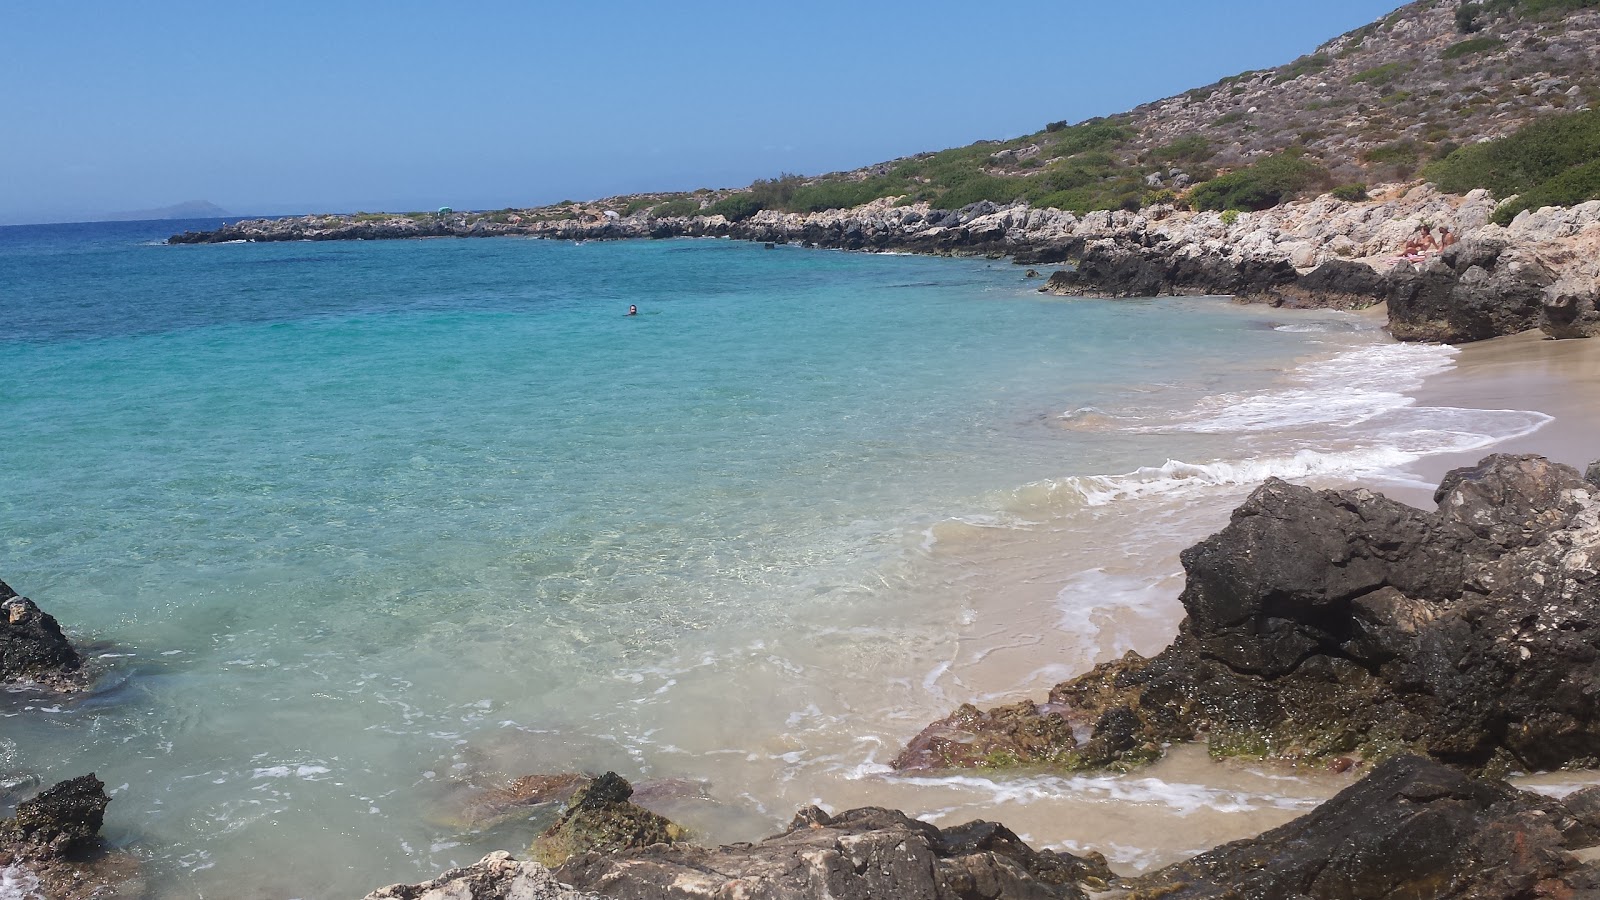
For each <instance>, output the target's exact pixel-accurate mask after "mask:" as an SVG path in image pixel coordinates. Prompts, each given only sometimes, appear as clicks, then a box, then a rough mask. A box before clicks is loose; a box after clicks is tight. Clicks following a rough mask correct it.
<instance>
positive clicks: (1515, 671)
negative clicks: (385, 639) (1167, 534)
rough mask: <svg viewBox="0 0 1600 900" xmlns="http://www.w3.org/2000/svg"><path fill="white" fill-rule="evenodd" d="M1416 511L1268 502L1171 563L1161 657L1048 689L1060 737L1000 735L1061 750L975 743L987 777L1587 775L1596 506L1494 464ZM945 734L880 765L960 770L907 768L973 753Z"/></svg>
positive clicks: (1594, 735) (1278, 495) (1598, 529)
mask: <svg viewBox="0 0 1600 900" xmlns="http://www.w3.org/2000/svg"><path fill="white" fill-rule="evenodd" d="M1435 499H1436V500H1437V502H1438V509H1437V510H1436V511H1435V512H1431V513H1428V512H1423V511H1421V510H1418V509H1414V508H1412V507H1409V506H1406V505H1404V504H1401V503H1398V502H1395V501H1393V500H1390V499H1388V498H1386V497H1383V496H1382V495H1380V494H1375V493H1373V492H1371V491H1366V490H1354V491H1314V490H1311V489H1309V488H1305V487H1299V486H1296V485H1291V484H1288V483H1286V482H1283V481H1280V480H1277V479H1273V480H1269V481H1268V482H1267V483H1265V484H1264V485H1262V486H1261V487H1260V488H1258V489H1257V490H1256V491H1255V492H1254V493H1253V494H1252V495H1251V496H1250V498H1249V499H1248V500H1246V501H1245V503H1244V504H1243V505H1242V506H1240V507H1239V508H1238V509H1236V510H1235V511H1234V513H1233V516H1232V520H1231V522H1230V524H1229V525H1228V527H1227V528H1225V529H1223V530H1222V531H1221V532H1220V533H1218V534H1216V535H1213V536H1212V537H1210V538H1207V539H1206V540H1204V541H1201V542H1200V543H1199V544H1196V545H1195V546H1193V547H1190V548H1189V549H1187V550H1185V551H1184V552H1183V554H1182V561H1183V566H1184V570H1185V572H1186V573H1187V576H1188V578H1187V584H1186V586H1185V588H1184V591H1183V594H1182V596H1181V597H1180V600H1181V602H1182V603H1183V606H1184V610H1185V612H1186V613H1187V616H1186V617H1185V619H1184V620H1183V622H1182V624H1181V625H1180V626H1179V633H1178V636H1177V638H1176V639H1175V640H1174V641H1173V643H1172V645H1171V646H1170V647H1168V648H1167V649H1166V650H1164V651H1162V652H1161V653H1160V654H1158V655H1157V656H1155V657H1154V658H1151V659H1145V658H1142V657H1140V656H1138V655H1137V654H1132V653H1130V654H1128V655H1127V656H1126V657H1124V658H1123V659H1121V660H1117V661H1115V662H1112V663H1107V664H1105V665H1102V666H1100V667H1098V668H1096V669H1095V670H1094V671H1092V672H1090V673H1088V674H1086V675H1084V676H1082V677H1080V678H1078V679H1075V680H1073V681H1069V682H1065V683H1063V684H1060V685H1057V686H1056V687H1055V688H1054V689H1053V690H1052V691H1051V693H1050V698H1049V702H1048V704H1046V705H1042V706H1039V707H1037V709H1036V714H1037V716H1038V717H1039V718H1040V719H1043V720H1050V719H1055V720H1058V721H1046V722H1040V723H1037V724H1030V723H1028V722H1026V721H1017V718H1018V717H1017V716H1015V715H1013V716H1012V717H1011V719H1012V720H1011V721H1010V723H1009V727H1010V728H1011V729H1012V730H1013V731H1014V732H1016V733H1027V734H1042V735H1059V736H1060V737H1059V739H1058V740H1055V741H1042V742H1041V741H1035V742H1033V743H1030V744H1023V743H1020V742H1016V743H1013V744H1010V745H1007V746H1005V747H1000V746H997V745H996V744H995V743H994V742H993V740H992V739H990V741H989V744H988V745H987V746H988V753H989V754H990V755H989V757H988V758H989V759H994V758H996V757H997V756H1000V755H1002V754H1003V755H1004V756H1006V757H1008V758H1015V759H1016V761H1017V764H1019V765H1025V766H1027V765H1032V766H1044V767H1055V768H1088V767H1096V766H1105V765H1117V764H1130V763H1136V762H1139V761H1142V760H1144V759H1147V758H1150V757H1151V756H1152V755H1154V754H1153V750H1155V748H1159V747H1160V746H1161V745H1162V744H1163V743H1165V742H1170V741H1180V740H1191V739H1195V738H1197V737H1204V738H1205V739H1207V740H1208V741H1209V743H1210V746H1211V749H1212V752H1213V753H1215V754H1246V755H1252V756H1277V757H1290V758H1333V757H1337V756H1339V755H1341V754H1366V755H1369V756H1384V755H1387V754H1390V753H1393V752H1395V751H1396V750H1398V749H1401V748H1410V749H1412V750H1415V751H1417V752H1420V753H1424V754H1427V755H1429V756H1431V757H1433V758H1435V759H1438V760H1441V761H1445V762H1448V763H1453V764H1457V765H1460V766H1462V767H1465V768H1467V769H1470V770H1474V771H1505V770H1511V769H1528V770H1538V769H1549V768H1556V767H1560V766H1564V765H1589V766H1592V765H1596V764H1600V716H1597V715H1596V705H1595V698H1596V697H1597V696H1600V490H1597V489H1596V488H1595V486H1594V485H1593V484H1591V483H1590V482H1588V481H1586V480H1585V479H1584V477H1583V476H1582V475H1580V474H1579V473H1578V472H1577V471H1576V470H1574V469H1571V468H1569V467H1567V466H1562V465H1557V464H1554V463H1551V462H1549V461H1547V460H1544V459H1542V458H1540V457H1533V456H1503V455H1495V456H1490V457H1487V458H1486V459H1484V460H1483V461H1482V462H1481V463H1480V464H1479V465H1477V466H1474V467H1469V468H1465V469H1457V470H1455V471H1452V472H1451V473H1449V475H1447V476H1446V478H1445V479H1444V481H1443V482H1442V483H1441V485H1440V487H1439V490H1438V492H1437V494H1436V498H1435ZM1024 718H1025V717H1024ZM964 728H965V726H964V723H963V722H960V721H955V722H953V721H952V720H949V719H947V720H943V721H941V722H939V723H935V724H934V725H932V726H930V727H929V728H928V729H926V730H925V731H924V732H923V733H922V734H921V735H919V736H918V737H917V738H915V739H913V741H912V742H911V744H910V745H909V747H908V750H907V752H906V753H904V754H902V755H901V757H900V758H899V759H898V760H897V761H896V762H897V765H898V766H899V767H901V768H903V769H922V768H939V767H943V766H946V765H972V763H971V762H970V761H969V760H968V758H966V757H962V756H960V755H957V754H949V753H946V754H944V755H942V756H941V755H939V754H938V753H919V752H917V751H918V750H919V749H921V748H926V747H938V746H949V745H959V744H960V743H961V742H963V741H974V742H976V741H979V740H983V739H985V736H984V735H982V734H981V733H980V732H973V731H970V730H963V729H964ZM1085 731H1087V732H1088V733H1089V734H1091V736H1092V737H1091V739H1090V740H1088V741H1085V742H1084V743H1083V744H1082V745H1081V746H1080V745H1079V744H1078V743H1077V740H1076V736H1077V735H1081V734H1082V733H1083V732H1085Z"/></svg>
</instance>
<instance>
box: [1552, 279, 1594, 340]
mask: <svg viewBox="0 0 1600 900" xmlns="http://www.w3.org/2000/svg"><path fill="white" fill-rule="evenodd" d="M1539 330H1540V331H1543V332H1544V333H1545V334H1547V335H1549V336H1550V337H1552V338H1555V339H1557V340H1568V339H1571V338H1586V337H1594V336H1595V335H1596V334H1600V291H1597V290H1596V289H1595V287H1594V285H1592V284H1591V285H1584V284H1581V283H1574V282H1573V281H1568V282H1566V283H1563V284H1554V285H1551V286H1550V287H1549V288H1548V289H1547V290H1546V291H1545V296H1544V310H1543V314H1542V315H1541V316H1540V318H1539Z"/></svg>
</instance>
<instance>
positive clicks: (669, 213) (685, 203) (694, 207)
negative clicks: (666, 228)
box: [650, 197, 700, 219]
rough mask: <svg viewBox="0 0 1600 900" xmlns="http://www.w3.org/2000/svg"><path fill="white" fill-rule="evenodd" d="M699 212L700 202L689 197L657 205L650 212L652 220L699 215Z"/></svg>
mask: <svg viewBox="0 0 1600 900" xmlns="http://www.w3.org/2000/svg"><path fill="white" fill-rule="evenodd" d="M699 212H700V203H699V201H697V200H692V199H690V198H688V197H679V198H678V199H676V200H668V201H667V202H665V203H658V204H656V206H655V208H653V209H651V210H650V216H651V218H656V219H665V218H668V217H676V216H693V215H698V214H699Z"/></svg>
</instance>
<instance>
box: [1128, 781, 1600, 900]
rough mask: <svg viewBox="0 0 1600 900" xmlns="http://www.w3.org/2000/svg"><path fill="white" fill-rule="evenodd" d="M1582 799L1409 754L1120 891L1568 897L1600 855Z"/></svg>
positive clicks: (1330, 899)
mask: <svg viewBox="0 0 1600 900" xmlns="http://www.w3.org/2000/svg"><path fill="white" fill-rule="evenodd" d="M1597 842H1600V833H1597V832H1596V830H1595V827H1594V818H1593V816H1591V815H1589V812H1588V805H1587V804H1583V809H1581V810H1574V809H1572V808H1569V807H1567V806H1565V805H1563V804H1562V803H1560V802H1558V801H1555V800H1550V799H1547V798H1544V797H1539V796H1537V795H1535V794H1530V793H1525V792H1523V791H1518V790H1515V789H1513V788H1511V787H1509V786H1507V785H1506V784H1504V783H1503V782H1498V781H1490V780H1485V779H1474V778H1468V777H1466V776H1465V775H1462V774H1461V773H1460V772H1458V771H1456V770H1454V769H1451V768H1448V767H1446V766H1443V765H1439V764H1437V763H1433V762H1430V761H1428V760H1425V759H1422V758H1420V757H1416V756H1401V757H1396V758H1393V759H1390V760H1388V761H1387V762H1385V763H1383V764H1382V765H1380V766H1378V767H1377V768H1376V769H1375V770H1373V772H1372V774H1371V775H1368V776H1367V777H1366V778H1364V779H1362V780H1361V781H1359V782H1357V783H1356V784H1354V785H1351V786H1350V787H1348V788H1345V789H1344V790H1343V791H1341V792H1339V794H1337V795H1336V796H1334V797H1333V799H1331V800H1329V801H1327V802H1326V803H1324V804H1322V805H1321V806H1319V807H1317V809H1315V810H1313V811H1312V812H1310V813H1308V814H1307V815H1304V816H1302V817H1300V818H1298V819H1295V820H1294V821H1293V822H1290V823H1288V824H1287V825H1284V826H1282V827H1280V828H1275V829H1273V830H1271V831H1268V832H1266V833H1265V834H1262V835H1261V836H1259V837H1256V838H1251V839H1248V840H1242V841H1234V842H1233V843H1231V844H1225V845H1223V846H1221V847H1218V848H1217V849H1215V850H1212V851H1210V852H1208V853H1202V854H1200V855H1199V856H1196V857H1194V858H1193V859H1190V860H1188V861H1186V862H1181V863H1178V864H1176V865H1173V866H1168V867H1167V868H1165V869H1161V870H1159V871H1157V872H1154V873H1151V874H1149V875H1146V876H1144V877H1142V878H1139V879H1137V880H1136V881H1135V883H1134V889H1133V890H1132V891H1131V892H1129V893H1128V894H1125V895H1123V896H1124V897H1126V898H1128V900H1144V898H1151V900H1153V898H1157V897H1160V898H1163V900H1190V898H1202V897H1209V898H1230V900H1231V898H1244V897H1252V898H1280V897H1281V898H1291V897H1293V898H1306V900H1353V898H1402V897H1403V898H1406V900H1502V898H1508V897H1528V898H1534V897H1552V898H1553V897H1578V896H1594V894H1592V893H1589V892H1590V891H1593V890H1595V889H1596V888H1597V887H1600V864H1595V863H1589V864H1587V865H1585V864H1583V863H1580V862H1579V860H1578V858H1577V857H1575V856H1573V855H1572V853H1571V852H1570V851H1572V850H1577V849H1585V848H1589V847H1592V846H1594V845H1595V844H1596V843H1597Z"/></svg>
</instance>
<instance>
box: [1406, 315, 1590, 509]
mask: <svg viewBox="0 0 1600 900" xmlns="http://www.w3.org/2000/svg"><path fill="white" fill-rule="evenodd" d="M1416 397H1417V402H1418V403H1419V404H1422V405H1428V406H1457V407H1467V408H1474V409H1532V410H1538V411H1539V412H1542V413H1544V414H1546V415H1548V416H1551V421H1550V422H1549V423H1548V424H1546V425H1545V426H1544V427H1542V428H1540V429H1538V430H1537V431H1535V432H1533V433H1532V434H1528V435H1525V436H1523V437H1518V438H1512V439H1509V440H1506V441H1503V442H1501V443H1499V444H1496V445H1495V446H1494V447H1492V448H1489V449H1488V450H1486V451H1482V452H1471V453H1446V454H1439V455H1437V456H1431V457H1428V458H1426V459H1424V460H1421V461H1420V462H1418V463H1417V464H1416V466H1415V470H1416V471H1417V473H1418V474H1419V475H1421V476H1422V478H1423V479H1424V480H1428V481H1437V480H1438V478H1439V477H1440V476H1441V475H1443V474H1444V473H1445V472H1447V471H1449V470H1450V469H1453V468H1455V467H1457V466H1464V465H1469V464H1471V463H1475V462H1477V461H1478V459H1479V458H1481V457H1482V456H1483V455H1484V453H1488V452H1495V453H1537V454H1539V455H1541V456H1545V457H1548V458H1550V459H1553V460H1555V461H1557V462H1562V463H1566V464H1567V465H1570V466H1575V467H1577V468H1578V470H1579V471H1582V470H1583V469H1584V468H1585V467H1586V466H1588V464H1589V463H1591V462H1594V461H1595V460H1596V459H1600V342H1597V341H1593V340H1568V341H1554V340H1549V339H1547V338H1545V336H1544V335H1543V334H1541V333H1539V332H1537V331H1529V332H1524V333H1522V334H1516V335H1509V336H1507V337H1502V338H1495V339H1493V340H1489V341H1482V342H1479V343H1475V344H1467V345H1465V346H1463V347H1461V354H1460V355H1459V356H1457V357H1456V365H1455V368H1453V369H1451V370H1450V371H1448V372H1445V373H1442V374H1440V375H1436V376H1434V377H1432V378H1429V379H1428V380H1427V381H1426V382H1424V383H1423V385H1422V386H1421V388H1420V389H1419V390H1418V391H1417V392H1416ZM1397 496H1398V492H1397ZM1406 499H1407V500H1408V502H1412V503H1426V504H1428V505H1431V497H1422V498H1420V499H1417V498H1406Z"/></svg>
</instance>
